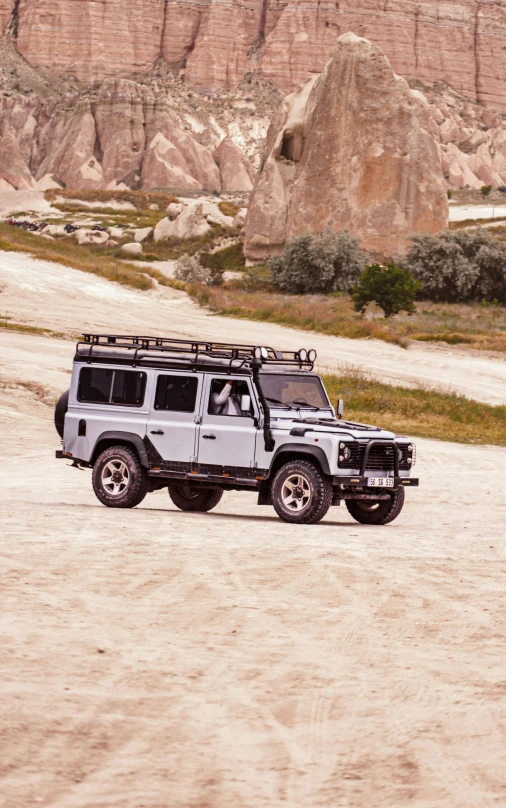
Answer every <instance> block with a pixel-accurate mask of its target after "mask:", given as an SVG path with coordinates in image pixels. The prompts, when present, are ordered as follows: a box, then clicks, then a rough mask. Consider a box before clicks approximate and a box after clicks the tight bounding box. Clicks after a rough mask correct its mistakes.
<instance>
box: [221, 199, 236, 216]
mask: <svg viewBox="0 0 506 808" xmlns="http://www.w3.org/2000/svg"><path fill="white" fill-rule="evenodd" d="M218 207H219V209H220V210H221V212H222V213H223V215H224V216H232V218H234V217H235V216H237V214H238V213H239V211H240V207H239V205H236V204H235V202H226V201H223V202H219V203H218Z"/></svg>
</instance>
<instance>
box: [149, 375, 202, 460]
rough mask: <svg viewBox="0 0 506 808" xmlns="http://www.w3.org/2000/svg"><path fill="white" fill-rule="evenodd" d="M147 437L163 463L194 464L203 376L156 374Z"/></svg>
mask: <svg viewBox="0 0 506 808" xmlns="http://www.w3.org/2000/svg"><path fill="white" fill-rule="evenodd" d="M154 388H155V389H154V396H153V401H152V406H151V412H150V415H149V420H148V429H147V436H148V438H149V440H150V441H151V443H152V444H153V446H154V447H155V449H156V450H157V452H158V453H159V454H160V455H161V456H162V458H163V460H165V461H173V462H176V463H188V464H189V463H193V462H195V456H196V440H197V421H198V413H199V407H200V399H201V396H202V374H199V373H185V372H179V371H173V372H172V371H166V372H159V373H158V374H157V378H156V381H155V385H154Z"/></svg>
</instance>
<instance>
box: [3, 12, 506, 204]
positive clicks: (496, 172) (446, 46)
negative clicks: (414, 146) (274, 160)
mask: <svg viewBox="0 0 506 808" xmlns="http://www.w3.org/2000/svg"><path fill="white" fill-rule="evenodd" d="M505 20H506V10H505V6H504V5H503V4H502V3H501V2H494V0H488V2H487V3H483V2H481V0H458V2H451V0H449V2H445V3H442V2H439V0H436V2H434V3H432V4H424V5H415V4H412V3H411V2H410V3H408V2H405V0H399V1H398V2H396V3H386V4H385V3H380V2H379V1H378V0H357V2H355V3H353V4H352V3H351V0H345V2H334V0H333V1H332V2H330V1H329V2H327V0H304V3H302V2H300V0H248V1H247V2H246V0H230V2H228V4H225V3H223V1H222V0H184V2H183V0H121V2H120V0H101V2H94V1H92V0H0V34H4V36H3V37H0V185H1V186H3V187H10V186H12V187H15V188H33V187H47V186H48V185H49V186H53V185H55V184H62V185H68V186H72V187H75V188H93V189H95V188H106V187H109V188H115V187H118V185H119V187H122V186H127V187H129V188H138V187H144V188H146V189H152V188H156V187H170V188H174V189H176V190H192V191H193V190H198V189H202V188H204V189H209V190H218V191H219V190H225V191H248V190H250V189H251V187H252V183H253V179H254V174H255V172H256V169H257V168H258V166H259V165H260V155H261V152H262V149H263V147H264V143H265V137H266V134H267V130H268V126H269V123H270V120H271V119H272V117H273V116H274V114H275V112H276V110H277V108H278V106H279V103H280V101H281V100H282V98H283V95H285V94H286V93H290V92H292V91H294V90H295V89H296V88H297V87H298V86H299V85H300V83H302V82H304V81H306V80H307V79H308V77H311V76H313V77H314V76H316V75H318V74H319V73H320V72H321V70H322V69H323V67H324V65H325V64H326V62H327V61H328V60H329V59H330V57H331V54H332V51H333V48H334V46H335V42H336V40H337V38H338V37H339V36H340V35H341V34H343V33H345V32H347V31H352V32H355V33H356V34H357V35H360V36H362V37H367V38H368V39H369V40H371V41H372V42H373V43H376V44H379V45H380V46H381V48H382V50H383V52H384V53H385V55H386V56H387V57H388V59H389V61H390V63H391V65H392V67H393V69H394V71H395V72H396V73H397V74H399V75H402V76H403V77H404V78H406V79H407V80H408V82H409V84H410V86H411V87H412V88H415V89H418V90H420V91H422V92H423V93H424V94H425V95H426V96H427V98H428V99H429V102H430V104H431V115H430V131H431V132H432V134H433V136H434V138H435V140H436V142H437V144H438V149H439V155H440V158H441V161H442V165H443V169H444V174H445V178H446V180H447V182H448V184H449V185H450V186H453V187H471V188H479V187H481V186H482V185H495V186H498V185H502V184H506V124H505V119H503V112H502V110H503V109H504V111H505V113H506V90H505V89H504V87H506V82H505V81H504V79H505V78H506V48H505V49H504V50H503V49H502V46H501V42H502V38H503V35H505V32H506V23H505ZM220 144H222V145H220ZM218 148H219V151H217V149H218ZM7 183H8V185H6V184H7Z"/></svg>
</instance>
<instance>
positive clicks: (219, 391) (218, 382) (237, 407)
mask: <svg viewBox="0 0 506 808" xmlns="http://www.w3.org/2000/svg"><path fill="white" fill-rule="evenodd" d="M242 396H250V397H251V392H250V389H249V387H248V382H245V381H242V380H237V379H230V378H229V379H213V380H212V382H211V392H210V395H209V404H208V408H207V411H208V413H209V414H210V415H238V416H242V417H243V418H244V417H245V416H246V417H247V416H248V415H252V413H253V410H252V406H250V409H249V411H248V412H243V411H242V410H241V400H242Z"/></svg>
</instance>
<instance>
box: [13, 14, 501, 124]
mask: <svg viewBox="0 0 506 808" xmlns="http://www.w3.org/2000/svg"><path fill="white" fill-rule="evenodd" d="M9 26H10V28H11V30H12V31H13V33H14V34H15V35H16V37H17V43H18V48H19V52H20V53H21V54H23V56H25V57H26V59H28V60H29V61H30V62H31V63H32V64H36V65H41V66H45V67H49V68H51V69H52V70H55V71H57V72H60V73H70V74H72V75H74V76H76V77H77V78H78V79H80V80H81V81H85V82H92V81H102V80H103V79H104V78H109V77H116V76H122V77H125V76H128V75H130V74H131V73H135V72H144V71H148V70H150V69H151V68H152V67H153V65H154V63H155V62H156V60H157V59H158V58H160V57H162V58H163V59H165V60H166V61H167V62H168V63H170V64H172V65H175V66H176V67H177V68H178V69H179V70H182V71H184V72H185V76H186V80H187V82H188V84H189V85H190V86H192V87H194V88H195V89H198V90H200V91H201V92H206V93H211V94H212V93H216V92H230V91H233V90H235V88H236V87H237V85H238V84H239V83H240V82H241V80H242V79H243V77H244V76H245V74H246V73H247V72H249V71H252V70H259V71H260V73H261V75H262V76H263V77H264V78H265V79H267V80H268V81H270V82H272V83H273V84H274V85H275V86H276V87H277V88H278V89H279V90H281V91H282V92H283V93H288V92H291V91H293V90H294V89H296V87H297V86H298V85H299V84H300V83H301V82H302V81H305V80H306V79H307V78H308V77H309V76H310V74H311V73H315V72H316V73H319V72H321V70H322V69H323V67H324V65H325V64H326V62H327V61H328V60H329V59H330V57H331V54H332V49H333V46H334V44H335V42H336V39H337V38H338V36H340V35H341V34H343V33H346V32H347V31H352V32H353V33H355V34H357V35H359V36H362V37H366V38H367V39H369V40H371V41H372V42H374V43H375V44H378V45H379V46H380V47H381V48H382V49H383V51H384V53H385V54H386V56H387V57H388V59H389V60H390V62H391V64H392V67H393V68H394V70H395V71H396V72H397V73H399V74H400V75H402V76H404V77H405V78H406V79H408V80H409V79H417V80H419V81H422V82H424V83H428V84H432V83H433V82H434V81H445V82H447V83H449V84H451V85H452V86H453V87H454V88H455V89H456V90H457V91H459V92H463V93H465V94H466V95H467V96H469V98H470V99H471V100H472V101H477V102H483V103H486V104H489V103H490V104H493V105H494V106H497V107H499V108H501V109H505V108H506V89H505V82H504V79H505V78H506V48H505V47H504V43H505V39H506V9H505V6H504V3H503V2H501V0H487V2H483V1H482V0H445V2H443V1H442V0H433V1H432V2H427V3H413V2H411V0H409V2H408V0H396V2H390V3H389V2H387V3H384V2H379V0H339V2H337V0H304V2H300V0H229V2H227V3H224V2H223V0H102V2H96V1H95V0H0V31H1V32H2V33H3V32H4V31H5V30H6V29H7V28H8V27H9Z"/></svg>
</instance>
